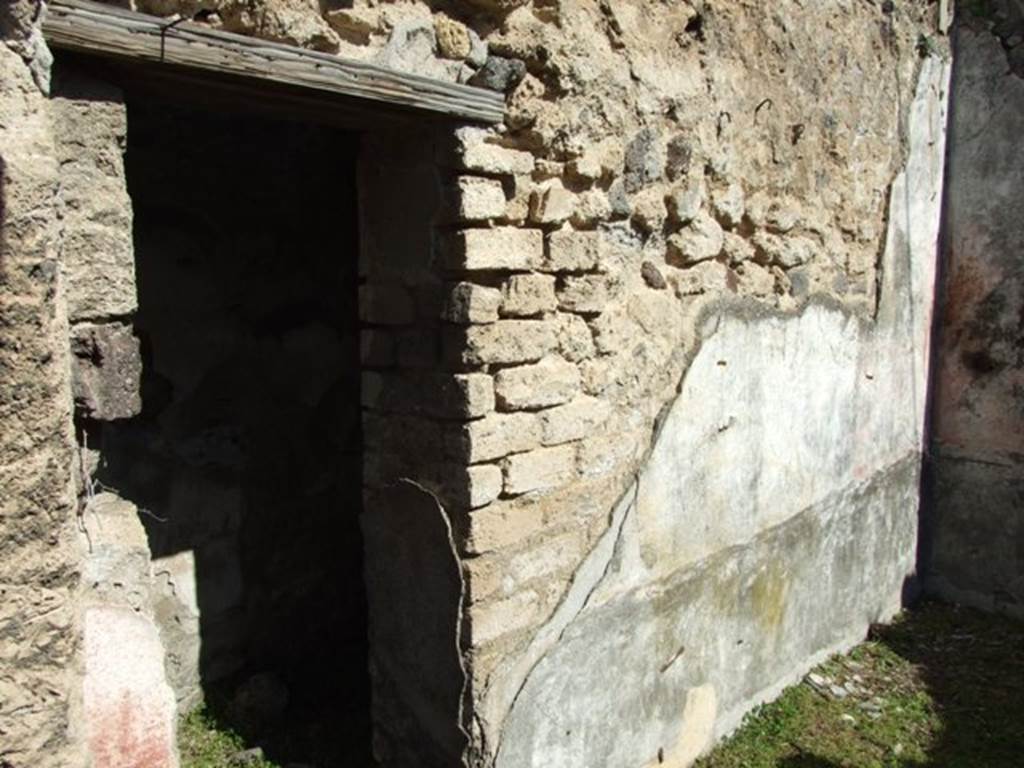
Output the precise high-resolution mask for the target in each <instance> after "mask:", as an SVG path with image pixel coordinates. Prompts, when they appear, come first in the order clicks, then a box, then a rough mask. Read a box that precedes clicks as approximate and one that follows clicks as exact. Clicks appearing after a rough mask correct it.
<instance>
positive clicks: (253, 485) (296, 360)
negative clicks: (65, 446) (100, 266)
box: [96, 89, 370, 766]
mask: <svg viewBox="0 0 1024 768" xmlns="http://www.w3.org/2000/svg"><path fill="white" fill-rule="evenodd" d="M126 96H127V101H128V140H127V142H128V145H127V151H126V156H125V162H126V169H127V175H128V189H129V194H130V196H131V199H132V205H133V211H134V217H135V220H134V239H135V258H136V270H137V283H138V291H139V311H138V314H137V316H136V317H135V318H134V324H135V332H136V334H137V336H138V337H139V339H140V342H141V346H142V355H143V378H142V402H143V410H142V413H141V415H140V416H138V417H137V418H134V419H131V420H129V421H125V422H115V423H111V424H106V425H104V426H103V427H102V434H99V435H96V439H98V440H99V441H100V442H101V451H102V455H103V466H102V467H101V470H100V472H99V479H100V480H101V481H102V482H103V483H106V484H108V485H110V486H112V487H114V488H116V489H117V490H118V492H119V493H120V494H121V495H122V496H123V497H125V498H127V499H130V500H131V501H133V502H134V503H135V504H137V505H138V507H139V508H140V510H142V519H143V523H144V524H145V526H146V529H147V533H148V535H149V540H150V547H151V550H152V555H153V558H154V571H155V573H156V576H157V583H158V590H159V586H160V585H161V584H162V585H163V586H164V591H163V592H161V594H160V596H159V602H158V603H157V612H158V619H159V620H160V623H161V631H162V632H163V634H164V641H165V645H166V646H167V649H168V671H169V674H170V677H171V680H172V684H173V685H174V687H175V690H176V693H177V694H178V696H179V700H180V701H181V703H182V705H183V707H184V708H186V709H187V708H189V707H191V706H194V705H195V704H196V702H197V701H198V700H199V699H200V698H203V699H205V701H206V703H207V708H208V710H209V711H210V712H211V713H212V714H213V715H214V716H215V717H217V718H218V719H220V720H222V722H223V723H224V725H226V726H230V727H231V728H233V729H235V730H236V731H238V732H239V733H240V734H241V735H242V736H243V737H244V738H245V739H246V742H247V744H249V745H251V746H256V745H258V746H260V747H262V748H263V750H264V752H265V754H266V755H267V756H268V757H269V758H270V759H272V760H274V761H277V762H280V763H281V764H288V763H302V764H306V765H309V766H337V765H369V764H370V716H369V679H368V671H367V631H366V598H365V589H364V582H363V565H362V557H363V554H362V553H363V548H362V540H361V536H360V530H359V511H360V506H361V494H362V479H361V472H362V455H361V438H360V410H359V400H360V398H359V337H358V310H357V293H358V286H357V282H358V247H359V246H358V234H357V199H356V181H355V179H356V174H355V162H356V153H357V138H356V137H355V136H354V135H353V134H349V133H345V132H342V131H340V130H337V129H335V128H329V127H324V126H318V125H313V124H309V123H297V122H289V121H287V120H284V119H276V118H269V117H267V116H266V115H254V114H252V113H248V112H235V113H232V112H228V111H219V110H212V109H210V107H209V101H207V102H204V104H203V106H202V107H199V106H197V105H189V103H188V102H187V101H185V102H183V101H182V100H181V99H177V98H175V99H164V98H153V97H151V96H150V95H149V94H145V93H134V92H133V91H132V90H131V89H129V90H128V92H127V93H126ZM196 104H197V103H196ZM190 570H191V572H192V573H193V574H194V579H193V584H194V593H195V594H194V606H193V607H197V608H198V616H197V617H196V616H190V615H189V612H190V609H189V605H188V603H189V602H190V599H189V598H188V597H187V595H184V593H187V592H188V589H189V585H188V582H189V578H190V573H189V571H190ZM161 579H162V580H163V581H161Z"/></svg>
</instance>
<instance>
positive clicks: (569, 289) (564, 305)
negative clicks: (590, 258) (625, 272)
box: [558, 275, 609, 314]
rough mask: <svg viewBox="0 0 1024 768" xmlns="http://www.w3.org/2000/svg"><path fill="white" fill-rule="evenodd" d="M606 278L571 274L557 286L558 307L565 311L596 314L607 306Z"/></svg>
mask: <svg viewBox="0 0 1024 768" xmlns="http://www.w3.org/2000/svg"><path fill="white" fill-rule="evenodd" d="M608 298H609V293H608V279H607V278H605V277H603V276H601V275H571V276H568V277H565V278H563V279H562V280H561V282H560V284H559V286H558V308H559V309H562V310H564V311H566V312H579V313H580V314H598V313H600V312H603V311H604V310H605V308H606V307H607V306H608Z"/></svg>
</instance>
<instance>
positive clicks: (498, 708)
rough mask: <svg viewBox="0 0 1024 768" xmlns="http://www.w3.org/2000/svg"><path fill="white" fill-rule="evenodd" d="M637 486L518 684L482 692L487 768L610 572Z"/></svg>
mask: <svg viewBox="0 0 1024 768" xmlns="http://www.w3.org/2000/svg"><path fill="white" fill-rule="evenodd" d="M638 483H639V481H638V478H634V479H633V481H632V483H631V484H630V486H629V487H628V488H627V490H626V492H625V493H624V494H623V495H622V496H621V497H620V499H619V501H618V502H617V503H616V505H615V508H614V510H613V512H612V515H611V520H610V523H609V525H608V527H607V528H606V529H605V531H604V533H602V534H601V537H600V539H598V541H597V543H596V544H595V545H594V547H593V548H592V549H591V550H590V552H589V553H588V554H587V556H586V558H584V560H583V562H582V563H581V564H580V566H579V567H578V568H577V569H576V571H575V572H574V573H573V576H572V583H571V584H570V585H569V588H568V589H567V590H566V593H565V596H564V598H563V599H562V602H561V603H559V605H558V607H557V608H556V609H555V611H554V613H553V614H552V616H551V618H549V619H548V620H547V622H545V623H544V625H543V626H542V627H541V628H540V629H539V630H538V631H537V633H536V634H535V635H534V637H533V639H532V640H531V641H530V644H529V645H528V646H527V648H526V650H525V651H524V652H523V653H522V654H521V655H520V657H519V658H518V659H517V660H516V661H515V662H514V663H513V664H512V665H511V666H510V670H509V677H510V679H511V680H518V681H519V682H518V683H516V684H514V685H508V686H505V687H504V688H503V695H502V696H500V697H494V696H488V694H489V693H490V689H489V687H488V689H487V690H485V691H484V692H483V696H482V698H483V701H484V704H483V707H482V711H481V712H480V713H479V715H478V718H477V719H478V722H479V724H480V727H481V729H482V734H481V735H482V736H483V737H484V743H483V745H482V747H483V748H484V754H485V755H486V758H485V759H486V762H487V764H488V765H493V764H494V763H496V762H497V759H498V755H499V753H500V751H501V742H502V734H503V730H504V724H505V722H507V719H508V715H509V713H510V712H511V711H512V709H513V708H514V707H515V703H516V700H517V699H518V698H519V695H520V694H521V693H522V691H523V689H524V688H525V687H526V684H527V683H528V682H529V680H530V676H531V674H532V672H533V670H534V669H536V667H537V665H538V664H540V662H541V661H542V660H543V659H544V657H545V656H546V655H547V653H548V651H550V650H551V649H552V648H553V647H554V646H555V645H556V644H557V643H558V641H559V640H560V639H561V638H562V635H563V633H564V632H565V630H566V629H567V628H568V627H569V626H570V625H571V624H572V622H573V621H574V620H575V619H576V617H578V616H579V615H580V613H582V612H583V610H584V609H585V608H586V606H587V604H588V603H589V601H590V596H591V595H592V594H593V593H594V590H596V589H597V587H598V586H600V584H601V582H602V581H604V578H605V576H606V575H607V574H608V569H609V568H610V567H611V564H612V562H613V561H614V559H615V553H616V551H617V550H618V544H619V538H620V537H621V535H622V529H623V527H624V524H625V521H626V518H627V517H628V515H629V513H630V511H631V510H633V509H634V508H635V506H636V494H637V487H638ZM488 745H493V748H491V749H489V750H488V749H487V747H488ZM488 753H489V754H488Z"/></svg>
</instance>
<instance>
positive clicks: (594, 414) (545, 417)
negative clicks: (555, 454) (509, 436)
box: [538, 397, 611, 445]
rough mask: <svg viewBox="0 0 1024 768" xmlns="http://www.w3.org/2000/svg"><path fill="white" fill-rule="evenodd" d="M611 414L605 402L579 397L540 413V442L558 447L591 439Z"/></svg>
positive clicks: (593, 398)
mask: <svg viewBox="0 0 1024 768" xmlns="http://www.w3.org/2000/svg"><path fill="white" fill-rule="evenodd" d="M610 412H611V406H610V405H609V404H608V402H607V401H605V400H601V399H598V398H596V397H580V398H578V399H576V400H573V401H572V402H571V403H566V404H565V405H560V406H558V407H556V408H549V409H547V410H545V411H541V412H540V413H539V414H538V416H539V417H540V424H541V432H542V434H541V442H543V443H544V445H558V444H560V443H568V442H571V441H573V440H580V439H582V438H585V437H592V436H593V435H594V433H595V432H596V431H597V430H598V429H600V428H601V426H603V425H604V423H605V421H607V420H608V416H609V414H610Z"/></svg>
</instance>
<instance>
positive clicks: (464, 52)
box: [434, 13, 473, 59]
mask: <svg viewBox="0 0 1024 768" xmlns="http://www.w3.org/2000/svg"><path fill="white" fill-rule="evenodd" d="M434 34H435V35H436V37H437V50H438V52H439V53H440V54H441V55H442V56H443V57H444V58H446V59H464V58H466V57H467V56H469V52H470V50H471V49H472V47H473V44H472V41H471V40H470V39H469V30H468V29H467V28H466V25H465V24H463V23H462V22H460V21H456V20H455V19H453V18H451V17H449V16H446V15H444V14H443V13H439V14H438V15H437V16H435V17H434Z"/></svg>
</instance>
